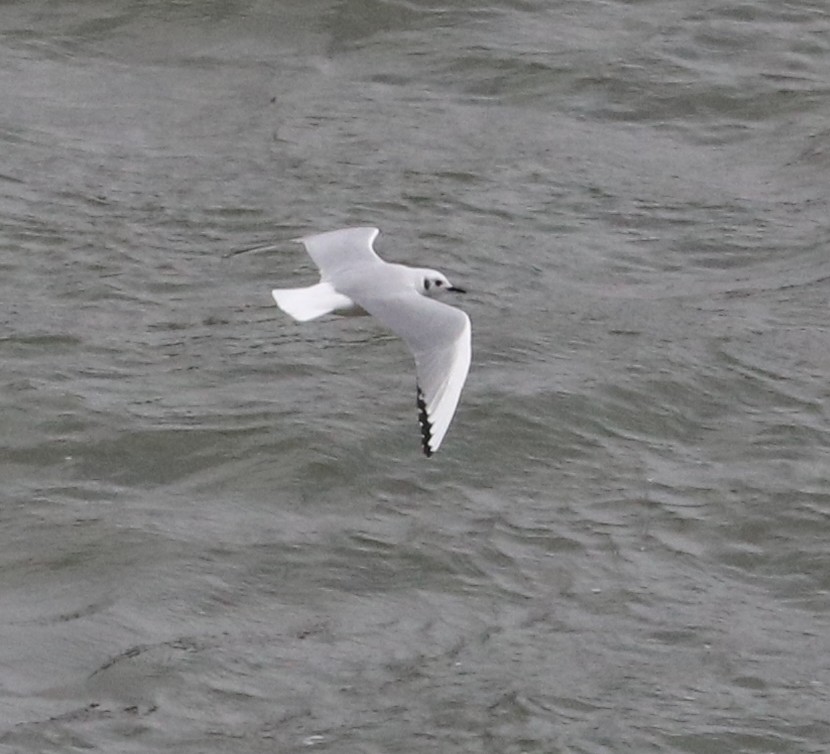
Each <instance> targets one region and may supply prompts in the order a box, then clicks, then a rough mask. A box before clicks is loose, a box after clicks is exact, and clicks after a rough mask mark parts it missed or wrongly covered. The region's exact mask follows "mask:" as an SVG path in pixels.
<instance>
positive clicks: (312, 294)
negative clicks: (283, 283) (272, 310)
mask: <svg viewBox="0 0 830 754" xmlns="http://www.w3.org/2000/svg"><path fill="white" fill-rule="evenodd" d="M271 295H272V296H273V297H274V301H276V302H277V306H278V307H279V308H280V309H282V310H283V311H284V312H285V313H286V314H290V315H291V316H292V317H294V319H296V320H297V321H298V322H307V321H308V320H310V319H316V318H317V317H322V316H323V315H324V314H331V312H333V311H337V310H339V309H350V308H352V307H353V306H354V303H353V302H352V300H351V299H350V298H349V297H348V296H344V295H343V294H342V293H338V292H337V291H336V290H334V286H332V285H331V283H317V285H312V286H309V287H308V288H275V289H274V290H273V291H271Z"/></svg>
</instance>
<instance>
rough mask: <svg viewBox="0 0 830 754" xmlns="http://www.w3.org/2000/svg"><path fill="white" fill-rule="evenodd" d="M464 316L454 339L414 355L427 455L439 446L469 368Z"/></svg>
mask: <svg viewBox="0 0 830 754" xmlns="http://www.w3.org/2000/svg"><path fill="white" fill-rule="evenodd" d="M456 311H460V310H456ZM461 313H462V314H463V312H461ZM464 318H465V319H466V322H465V325H464V327H463V329H462V330H461V332H460V333H459V335H458V337H457V338H456V340H455V341H454V342H453V343H451V344H448V345H447V346H445V347H443V348H440V349H436V350H434V351H429V352H426V353H420V354H416V356H415V363H416V366H417V369H418V408H419V410H420V416H419V420H420V423H421V434H422V439H423V445H424V452H425V453H426V454H427V455H431V454H432V453H434V452H435V451H436V450H438V448H439V447H440V446H441V443H442V442H443V440H444V436H445V435H446V434H447V430H448V429H449V428H450V423H451V422H452V419H453V416H455V410H456V408H457V407H458V401H459V399H460V398H461V391H462V389H463V388H464V383H465V382H466V380H467V373H468V372H469V371H470V361H471V359H472V338H471V328H470V320H469V318H468V317H467V315H466V314H465V315H464Z"/></svg>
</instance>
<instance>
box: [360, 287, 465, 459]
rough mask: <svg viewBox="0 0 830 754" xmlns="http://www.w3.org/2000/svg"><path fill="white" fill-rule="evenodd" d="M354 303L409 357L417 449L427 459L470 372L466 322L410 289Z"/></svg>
mask: <svg viewBox="0 0 830 754" xmlns="http://www.w3.org/2000/svg"><path fill="white" fill-rule="evenodd" d="M357 303H358V304H360V305H361V306H362V307H363V308H364V309H366V311H368V312H369V314H371V315H373V316H374V317H377V319H379V320H380V321H381V322H382V323H383V324H384V325H386V326H387V327H388V328H389V329H390V330H392V332H394V333H395V334H396V335H399V336H400V337H401V338H403V339H404V340H405V341H406V344H407V345H408V346H409V349H410V350H411V351H412V353H413V354H414V356H415V366H416V368H417V372H418V383H417V389H418V409H419V410H420V416H419V420H420V423H421V435H422V445H423V449H424V453H425V454H426V455H427V456H431V455H432V454H433V453H434V452H435V451H436V450H438V448H439V447H440V445H441V442H442V440H443V439H444V435H446V434H447V430H448V429H449V426H450V422H451V421H452V418H453V415H454V414H455V409H456V406H457V405H458V399H459V398H460V397H461V389H462V388H463V387H464V382H465V381H466V379H467V372H469V370H470V360H471V358H472V331H471V327H470V318H469V317H468V316H467V315H466V314H465V313H464V312H463V311H461V309H456V308H455V307H454V306H449V305H447V304H444V303H442V302H440V301H436V300H434V299H429V298H425V297H424V296H421V295H420V294H419V293H417V292H416V291H414V290H413V291H411V292H410V291H407V292H405V293H400V294H398V295H395V296H388V297H379V298H374V297H371V298H369V299H368V300H363V299H362V298H359V299H358V300H357Z"/></svg>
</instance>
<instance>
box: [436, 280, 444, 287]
mask: <svg viewBox="0 0 830 754" xmlns="http://www.w3.org/2000/svg"><path fill="white" fill-rule="evenodd" d="M435 285H438V286H441V285H444V284H443V283H442V282H441V281H440V280H436V281H435Z"/></svg>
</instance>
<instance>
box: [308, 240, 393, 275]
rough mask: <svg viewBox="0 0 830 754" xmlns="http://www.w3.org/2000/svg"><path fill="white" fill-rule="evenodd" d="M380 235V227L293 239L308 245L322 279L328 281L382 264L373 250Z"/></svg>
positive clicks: (309, 252)
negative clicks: (340, 274)
mask: <svg viewBox="0 0 830 754" xmlns="http://www.w3.org/2000/svg"><path fill="white" fill-rule="evenodd" d="M378 233H380V231H379V230H378V229H377V228H343V229H341V230H331V231H329V232H328V233H317V234H315V235H313V236H304V237H303V238H296V239H294V240H295V241H298V242H299V243H302V244H303V245H304V246H305V248H306V251H308V254H309V256H310V257H311V258H312V259H313V260H314V264H316V265H317V267H319V268H320V279H321V280H324V281H327V280H330V279H331V278H332V277H334V276H336V275H337V274H338V273H339V272H343V271H344V270H347V269H349V268H350V267H356V266H360V265H365V264H374V263H377V262H382V261H383V260H382V259H381V258H380V257H379V256H378V255H377V254H375V250H374V249H373V248H372V242H373V241H374V240H375V238H377V235H378Z"/></svg>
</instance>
